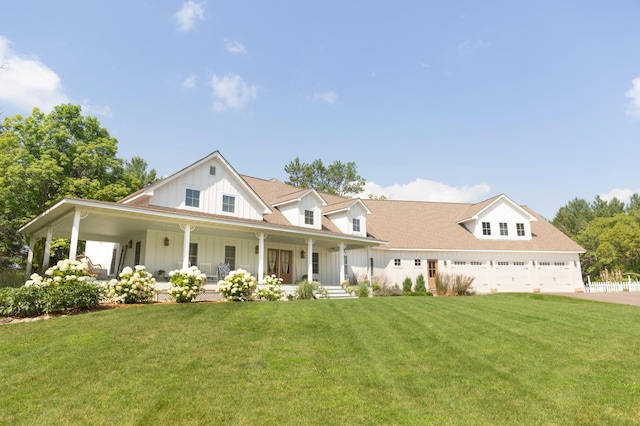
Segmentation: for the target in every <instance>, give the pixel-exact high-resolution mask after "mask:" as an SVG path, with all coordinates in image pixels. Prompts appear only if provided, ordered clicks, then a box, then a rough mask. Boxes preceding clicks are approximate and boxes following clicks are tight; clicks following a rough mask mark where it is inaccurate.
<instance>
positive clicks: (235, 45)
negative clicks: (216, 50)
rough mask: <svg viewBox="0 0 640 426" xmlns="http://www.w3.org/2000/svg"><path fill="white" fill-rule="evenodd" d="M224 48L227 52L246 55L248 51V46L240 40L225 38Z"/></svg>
mask: <svg viewBox="0 0 640 426" xmlns="http://www.w3.org/2000/svg"><path fill="white" fill-rule="evenodd" d="M224 48H225V49H226V50H227V52H229V53H232V54H234V55H244V54H246V53H247V49H246V47H244V45H243V44H242V43H240V42H239V41H238V40H228V39H225V40H224Z"/></svg>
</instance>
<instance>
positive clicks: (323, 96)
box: [312, 90, 338, 105]
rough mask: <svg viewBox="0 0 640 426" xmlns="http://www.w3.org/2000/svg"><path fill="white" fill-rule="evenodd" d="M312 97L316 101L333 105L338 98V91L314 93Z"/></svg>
mask: <svg viewBox="0 0 640 426" xmlns="http://www.w3.org/2000/svg"><path fill="white" fill-rule="evenodd" d="M312 99H313V100H314V101H316V102H322V103H325V104H327V105H333V104H335V103H336V101H337V100H338V95H336V92H334V91H333V90H328V91H326V92H318V93H314V94H313V96H312Z"/></svg>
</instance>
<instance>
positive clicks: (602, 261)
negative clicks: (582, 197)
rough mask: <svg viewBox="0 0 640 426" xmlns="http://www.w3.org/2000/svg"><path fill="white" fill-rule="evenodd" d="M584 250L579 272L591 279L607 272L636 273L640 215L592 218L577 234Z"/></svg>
mask: <svg viewBox="0 0 640 426" xmlns="http://www.w3.org/2000/svg"><path fill="white" fill-rule="evenodd" d="M576 241H577V242H578V243H579V244H580V245H581V246H582V247H584V248H585V250H586V253H585V254H584V255H582V259H581V263H582V267H583V273H584V274H585V275H591V276H594V277H597V276H599V275H600V274H601V273H602V272H603V271H604V269H605V268H606V269H608V270H609V271H618V270H619V271H621V272H623V273H624V272H638V271H640V212H631V213H619V214H617V215H615V216H613V217H599V218H595V219H594V220H593V221H592V222H591V223H590V224H589V225H588V226H587V228H586V229H585V230H584V231H582V232H581V233H580V235H578V237H577V238H576Z"/></svg>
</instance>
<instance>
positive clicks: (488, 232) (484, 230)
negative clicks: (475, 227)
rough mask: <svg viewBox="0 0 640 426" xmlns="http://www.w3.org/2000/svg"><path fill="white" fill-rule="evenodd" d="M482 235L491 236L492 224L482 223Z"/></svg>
mask: <svg viewBox="0 0 640 426" xmlns="http://www.w3.org/2000/svg"><path fill="white" fill-rule="evenodd" d="M482 235H491V223H490V222H482Z"/></svg>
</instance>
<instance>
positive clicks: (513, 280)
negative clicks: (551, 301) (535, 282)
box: [495, 262, 533, 293]
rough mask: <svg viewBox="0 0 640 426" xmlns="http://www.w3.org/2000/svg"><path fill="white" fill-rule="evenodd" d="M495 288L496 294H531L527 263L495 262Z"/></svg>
mask: <svg viewBox="0 0 640 426" xmlns="http://www.w3.org/2000/svg"><path fill="white" fill-rule="evenodd" d="M495 268H496V274H495V276H496V288H497V289H498V293H506V292H518V293H523V292H532V291H533V290H532V289H531V282H530V278H529V267H528V263H527V264H525V262H496V265H495Z"/></svg>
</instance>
